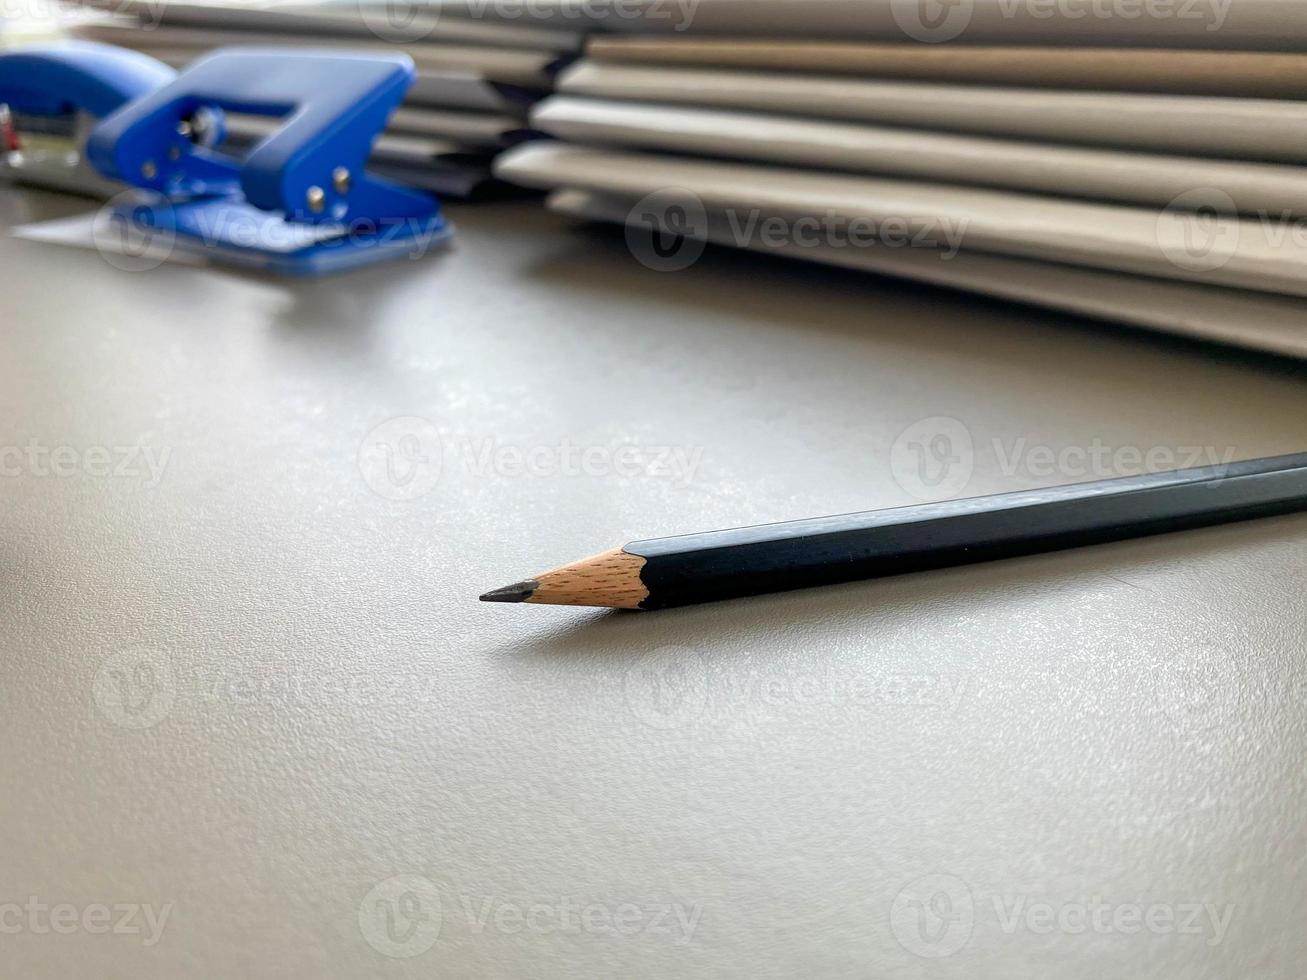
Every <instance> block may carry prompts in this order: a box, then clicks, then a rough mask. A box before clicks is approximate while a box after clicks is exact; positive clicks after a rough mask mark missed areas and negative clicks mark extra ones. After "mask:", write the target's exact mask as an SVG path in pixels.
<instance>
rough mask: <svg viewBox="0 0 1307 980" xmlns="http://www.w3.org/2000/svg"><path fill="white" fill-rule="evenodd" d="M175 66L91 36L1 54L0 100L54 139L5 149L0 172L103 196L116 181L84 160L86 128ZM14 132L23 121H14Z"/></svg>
mask: <svg viewBox="0 0 1307 980" xmlns="http://www.w3.org/2000/svg"><path fill="white" fill-rule="evenodd" d="M176 77H177V73H176V72H175V71H173V70H172V69H171V68H169V67H168V66H167V65H165V64H164V63H163V62H162V61H156V60H155V59H154V58H151V57H148V56H146V55H143V54H141V53H139V52H137V51H128V50H126V49H125V48H115V47H113V46H112V45H108V44H95V43H93V42H90V41H63V42H57V43H53V44H38V45H30V46H28V47H23V48H18V49H16V50H13V51H6V52H3V53H0V103H3V104H4V105H7V106H8V107H9V108H10V110H12V112H13V114H14V115H16V116H18V117H20V118H22V119H23V120H24V122H30V121H34V120H40V121H42V123H41V130H42V131H44V130H45V129H46V124H45V123H44V121H45V120H48V121H49V124H50V127H51V128H52V129H53V130H54V131H55V132H59V131H60V129H61V127H62V129H63V130H64V132H63V133H62V137H61V138H60V139H56V140H54V141H53V142H52V143H51V142H50V141H47V145H41V146H37V147H36V148H30V147H27V148H24V149H21V150H16V151H13V152H10V153H7V154H5V155H4V159H3V161H0V174H3V176H6V177H9V178H11V179H14V180H18V181H22V182H25V183H31V184H36V185H38V186H42V187H52V188H54V189H56V190H63V191H71V192H73V193H79V194H91V195H102V196H107V195H109V194H112V193H114V192H115V191H117V190H121V187H119V186H117V185H114V184H111V183H109V182H108V181H106V180H104V178H102V177H101V176H100V175H99V174H98V173H96V172H95V171H94V170H92V169H91V168H90V167H89V166H87V165H86V162H85V160H84V158H83V155H82V151H83V147H84V146H85V143H86V139H87V137H88V136H89V134H90V132H91V129H92V128H93V127H94V126H95V124H96V122H98V121H99V120H100V119H101V118H103V117H104V116H107V115H109V114H110V113H112V112H114V111H115V110H117V109H119V108H120V107H121V106H123V105H125V104H127V103H128V102H131V101H132V100H134V99H139V98H141V97H142V96H144V95H146V94H148V93H150V92H153V91H155V90H156V89H159V88H162V87H163V86H164V85H167V84H168V83H169V82H171V81H172V80H173V79H174V78H176ZM18 131H19V135H20V137H21V136H23V135H24V126H22V125H20V126H18Z"/></svg>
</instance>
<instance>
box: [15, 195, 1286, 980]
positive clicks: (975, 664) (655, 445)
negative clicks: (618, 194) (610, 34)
mask: <svg viewBox="0 0 1307 980" xmlns="http://www.w3.org/2000/svg"><path fill="white" fill-rule="evenodd" d="M79 206H80V205H76V204H73V205H70V204H69V203H67V202H66V201H60V200H58V199H55V198H42V197H40V196H36V195H31V194H28V195H26V196H21V197H20V196H19V195H17V194H15V193H14V192H12V191H6V192H3V194H0V218H2V220H3V222H4V223H6V224H13V223H16V222H18V221H22V220H28V219H30V218H33V217H37V216H50V215H53V214H55V213H59V212H67V211H69V210H70V209H72V208H75V207H79ZM455 217H456V219H457V220H458V221H459V222H460V225H461V237H460V239H459V243H458V247H457V249H456V250H455V251H453V252H452V253H450V254H448V255H445V256H441V257H436V258H430V259H428V260H424V261H421V262H410V263H403V264H400V265H397V266H393V267H390V268H386V269H377V270H372V271H367V272H362V273H358V274H353V275H350V276H347V277H344V278H339V279H336V280H333V281H327V282H317V283H304V284H293V285H287V284H284V283H281V282H275V281H272V280H266V279H258V278H250V277H241V276H236V275H231V274H226V273H219V272H213V271H202V270H198V269H192V268H183V267H178V266H165V267H163V268H160V269H157V270H155V271H153V272H149V273H140V274H129V273H125V272H122V271H120V270H118V269H116V268H113V267H112V266H110V265H109V264H108V263H107V262H106V261H105V260H104V259H103V258H101V257H100V256H99V255H97V254H96V253H95V252H91V251H86V252H81V251H77V250H72V249H67V250H65V249H60V248H57V247H54V246H48V245H37V244H33V243H24V242H19V241H14V240H9V239H7V238H6V239H4V240H0V279H2V283H3V292H4V294H5V299H4V307H3V313H2V314H0V320H2V322H3V326H2V327H0V336H2V337H3V356H0V446H4V447H8V448H9V449H10V450H11V451H9V452H8V453H7V454H4V455H0V464H3V466H4V468H5V472H6V475H5V476H4V478H3V479H0V495H2V497H0V500H2V504H0V575H2V576H3V580H2V581H0V616H2V617H3V619H2V620H0V621H2V622H3V625H4V632H3V639H2V640H0V651H2V652H3V661H2V666H0V671H2V674H0V754H2V759H0V855H2V863H0V974H3V975H4V976H13V977H19V976H32V977H36V976H49V977H61V978H62V977H73V976H87V977H89V976H95V977H123V978H133V980H143V978H156V977H158V978H163V977H168V978H173V977H181V976H213V977H218V976H222V977H235V976H249V977H291V976H294V977H309V976H324V977H326V976H330V977H361V976H395V977H398V976H413V977H471V976H488V977H509V976H532V977H570V976H596V977H639V976H649V977H654V976H659V977H662V976H694V977H726V976H741V977H790V976H821V977H827V976H829V977H887V976H894V977H908V978H911V977H963V978H968V980H971V978H976V977H990V976H992V977H1018V976H1040V977H1086V978H1089V977H1100V976H1134V977H1142V976H1147V977H1186V978H1189V977H1229V978H1239V977H1248V976H1258V977H1298V976H1301V970H1302V962H1303V959H1304V956H1305V955H1307V932H1305V931H1304V930H1303V928H1302V923H1303V920H1304V915H1305V914H1307V891H1305V890H1304V888H1303V881H1304V879H1305V877H1307V822H1304V820H1303V812H1304V810H1303V808H1304V805H1305V804H1307V767H1305V766H1304V759H1305V758H1307V754H1305V753H1307V720H1304V719H1305V718H1307V714H1305V713H1304V703H1305V701H1307V650H1305V649H1304V647H1305V645H1307V644H1305V643H1304V630H1305V629H1307V599H1305V598H1304V589H1303V583H1304V572H1305V570H1307V519H1303V518H1286V519H1279V520H1273V521H1266V522H1263V523H1257V524H1250V525H1244V526H1238V527H1227V528H1219V529H1214V530H1210V531H1204V532H1198V533H1192V534H1186V535H1182V536H1173V537H1168V538H1161V539H1154V540H1149V541H1141V542H1132V543H1124V544H1120V545H1115V546H1109V547H1103V548H1098V549H1094V550H1089V551H1082V552H1075V553H1065V554H1059V555H1052V556H1046V557H1040V558H1035V559H1030V560H1022V561H1016V562H1010V563H1005V564H1001V565H991V566H984V567H973V568H968V569H961V570H954V571H945V572H940V573H937V574H929V575H921V576H916V577H910V578H902V579H895V580H888V581H883V582H879V583H867V584H855V585H849V586H845V587H839V588H831V589H824V590H819V591H811V592H806V593H795V594H790V595H785V596H778V597H772V598H765V599H758V600H751V601H746V602H738V603H734V604H724V605H717V606H710V607H701V608H696V609H688V610H683V611H678V612H671V613H666V614H653V615H639V614H616V615H612V614H603V613H597V612H590V611H579V610H578V611H573V610H558V609H548V608H521V607H502V606H496V607H491V606H485V605H482V604H479V603H478V602H477V601H476V596H477V594H478V593H479V592H480V591H481V590H483V589H484V588H486V587H492V586H497V585H502V584H504V583H505V582H506V581H509V580H511V579H513V578H514V577H515V576H517V575H518V574H519V573H529V572H532V571H537V570H540V569H542V568H544V567H547V566H549V565H550V564H551V563H554V562H562V561H565V560H570V559H573V558H576V557H580V556H582V555H584V554H587V553H590V552H592V551H597V550H602V549H604V548H606V547H609V546H611V545H613V544H616V543H618V542H621V541H623V540H626V539H629V538H634V537H640V536H648V535H654V534H663V533H672V532H677V531H690V530H702V529H707V528H711V527H714V526H731V525H736V524H742V523H749V522H762V521H770V520H783V519H791V518H798V517H804V516H812V515H816V514H822V513H838V512H841V511H847V510H858V509H865V508H868V507H873V506H879V505H893V504H901V503H909V502H912V501H913V497H912V493H913V492H924V490H923V489H922V486H923V485H922V484H919V483H914V480H915V477H914V476H913V473H914V472H916V471H915V469H914V468H913V466H912V465H908V464H909V463H915V462H916V461H917V459H916V457H915V456H914V455H913V454H915V453H916V452H917V450H916V449H915V448H914V447H912V445H911V443H912V442H913V441H917V442H920V443H921V444H922V445H924V446H926V447H927V448H928V449H929V448H934V449H938V448H940V445H941V444H940V443H939V442H938V440H937V439H936V436H938V435H940V434H941V433H940V432H936V431H934V429H935V428H936V427H935V426H934V425H933V424H926V425H924V426H922V425H918V427H917V428H916V429H915V430H913V431H912V432H911V433H909V436H908V437H907V438H905V439H900V438H899V437H900V434H901V433H903V432H904V431H905V430H908V429H909V428H910V427H912V426H913V425H914V424H917V423H918V422H919V421H920V420H923V419H930V418H934V417H948V418H952V419H955V420H957V421H958V423H960V424H961V425H962V426H963V429H961V430H960V429H958V428H957V427H956V426H954V427H953V428H952V430H951V431H952V434H953V446H952V450H954V451H951V452H948V453H945V454H944V455H945V456H946V457H947V458H949V459H952V460H954V461H955V463H956V465H959V466H963V467H965V466H966V464H967V462H968V461H970V462H972V464H973V472H972V474H971V477H970V480H969V482H966V483H965V485H964V489H965V492H966V493H969V494H970V493H981V492H989V491H996V490H1003V489H1015V488H1018V487H1022V486H1030V485H1035V484H1039V483H1058V482H1068V481H1067V480H1065V479H1062V478H1061V477H1060V474H1056V473H1055V474H1052V475H1050V474H1048V473H1047V471H1046V468H1045V467H1044V464H1045V463H1046V462H1047V457H1048V454H1047V453H1046V452H1045V451H1044V450H1043V449H1041V448H1039V447H1049V448H1050V449H1051V450H1053V451H1057V452H1061V451H1062V450H1064V449H1067V448H1068V447H1070V448H1071V449H1073V450H1074V449H1075V448H1076V447H1081V448H1082V449H1084V450H1086V452H1088V451H1089V450H1092V449H1093V447H1094V446H1095V445H1101V446H1103V447H1107V448H1111V449H1113V450H1116V449H1121V448H1125V449H1126V451H1127V454H1128V452H1129V451H1130V447H1133V448H1134V449H1136V450H1140V451H1147V450H1155V451H1157V452H1159V453H1163V454H1164V453H1166V452H1168V451H1171V452H1176V453H1179V452H1180V451H1182V450H1185V451H1187V450H1186V448H1185V447H1191V446H1197V447H1212V448H1214V449H1216V450H1217V451H1218V453H1224V452H1226V451H1227V449H1228V450H1229V451H1231V452H1233V453H1235V454H1236V455H1238V456H1240V457H1249V456H1257V455H1265V454H1272V453H1281V452H1291V451H1294V450H1300V449H1302V448H1304V444H1305V443H1307V438H1304V425H1303V418H1304V413H1305V412H1307V372H1304V371H1303V370H1301V369H1298V368H1295V367H1293V366H1291V365H1286V364H1284V363H1283V362H1276V361H1273V360H1262V359H1259V358H1256V357H1251V356H1241V355H1236V354H1232V353H1230V352H1226V351H1221V350H1219V349H1214V348H1204V347H1198V346H1189V345H1184V344H1178V343H1174V342H1170V341H1166V340H1159V339H1156V338H1152V337H1147V336H1143V335H1139V334H1134V333H1129V332H1124V331H1112V330H1105V329H1100V328H1097V327H1094V326H1091V325H1088V324H1085V323H1081V322H1078V321H1073V320H1069V319H1060V318H1056V317H1052V316H1045V315H1042V314H1037V313H1033V312H1030V311H1025V310H1021V309H1018V308H1014V307H1004V306H998V305H993V304H987V303H975V302H971V301H968V300H966V299H964V298H959V297H955V296H950V295H943V294H937V293H931V292H928V291H924V290H917V289H913V288H908V287H904V286H900V285H897V284H894V283H890V282H885V281H880V280H875V279H870V278H863V277H858V276H853V275H848V274H844V273H835V272H828V271H822V270H820V269H816V268H806V267H802V266H798V265H792V264H785V263H780V262H768V261H760V260H758V259H756V258H750V257H747V256H742V255H736V254H733V253H728V252H725V251H710V252H709V254H708V255H707V256H706V257H705V258H704V259H703V261H701V262H700V263H699V264H698V265H696V266H695V267H694V268H693V269H692V270H690V271H688V272H685V273H682V274H679V275H673V276H667V275H660V274H658V273H655V272H652V271H649V270H646V269H644V268H643V267H641V266H640V265H638V264H637V263H635V262H634V261H632V260H631V258H630V257H629V256H628V255H627V254H626V253H625V250H624V248H623V246H622V237H621V234H620V233H611V232H604V231H600V230H588V231H587V230H581V231H576V230H573V229H571V228H569V227H568V226H567V225H566V224H565V223H564V222H562V221H560V220H558V219H555V218H553V217H551V216H549V215H547V214H545V213H544V212H542V211H538V210H537V209H535V208H533V207H532V206H529V205H522V204H510V205H498V206H493V207H488V208H485V209H481V210H475V209H467V208H463V209H457V210H456V211H455ZM413 418H416V419H420V420H425V422H422V423H420V422H390V420H394V419H413ZM388 422H389V426H388V427H387V428H383V429H381V430H380V431H379V432H378V431H377V427H378V426H381V425H383V424H386V423H388ZM433 433H434V436H433V435H432V434H433ZM943 434H948V432H947V431H945V432H944V433H943ZM968 439H969V440H970V445H971V453H970V454H968V453H967V452H966V451H965V450H966V448H967V447H966V445H965V442H966V440H968ZM415 440H416V441H415ZM437 441H438V445H437ZM383 443H385V444H389V445H390V446H391V447H392V449H393V450H395V451H398V452H399V453H400V455H399V456H397V457H396V459H395V460H394V461H393V462H394V463H395V469H393V470H392V471H391V475H392V476H394V480H393V481H390V482H388V480H389V477H388V476H387V471H386V470H385V468H384V467H380V468H379V465H378V464H379V462H381V461H383V460H384V457H382V456H379V455H376V454H378V453H384V452H385V448H384V445H383ZM896 443H897V444H898V448H897V450H896V449H895V446H896ZM622 445H625V446H627V447H629V448H628V450H627V451H626V452H625V454H623V455H618V454H616V448H617V447H618V446H622ZM32 446H35V449H36V450H38V451H39V450H40V449H42V448H44V449H46V450H49V451H51V452H52V453H54V452H56V451H57V450H59V448H60V447H67V448H66V449H64V450H62V451H61V452H59V453H58V455H57V456H54V457H52V458H51V459H47V460H45V461H44V463H43V462H42V457H40V456H39V453H38V454H32V453H30V452H29V447H32ZM131 446H139V447H143V448H142V449H141V450H140V451H139V453H138V455H136V456H135V457H129V456H128V455H127V454H126V452H125V451H124V450H123V448H122V447H131ZM664 447H669V448H672V449H676V450H678V451H680V452H681V453H683V454H684V455H683V456H682V457H681V458H682V459H684V460H687V461H688V465H686V466H684V467H682V468H680V469H676V468H673V469H671V470H670V471H668V468H667V467H663V468H661V469H659V468H658V467H656V466H652V465H647V464H653V463H656V462H658V458H659V457H661V456H662V455H663V453H662V449H663V448H664ZM944 448H949V447H944ZM145 449H148V450H149V451H150V453H151V455H150V456H149V457H148V458H149V459H153V460H154V462H155V464H156V467H159V466H161V467H162V472H161V473H159V474H158V478H157V479H156V478H155V477H154V476H152V475H151V471H150V470H149V469H148V467H147V465H146V456H145ZM581 450H587V451H588V452H589V455H588V456H581V455H580V452H581ZM905 454H906V455H905ZM1082 455H1084V454H1075V453H1073V454H1071V455H1067V456H1064V457H1063V460H1062V463H1061V464H1059V465H1060V466H1061V469H1062V470H1067V469H1073V470H1074V469H1077V468H1079V467H1082V466H1084V465H1086V464H1085V463H1084V462H1082ZM423 456H425V457H426V458H427V460H428V462H427V463H425V464H423V463H421V462H420V459H421V457H423ZM106 457H108V459H109V460H112V461H113V463H112V465H111V466H109V467H108V470H109V472H108V473H106V466H105V463H106ZM670 458H671V459H673V460H674V459H676V458H677V457H675V456H672V457H670ZM1087 458H1089V459H1092V457H1087ZM1154 458H1155V459H1159V458H1162V457H1161V456H1155V457H1154ZM1128 460H1129V456H1128V455H1125V456H1123V457H1121V458H1120V460H1118V462H1121V461H1126V462H1128ZM415 461H416V462H415ZM905 461H906V462H905ZM1100 461H1101V460H1100ZM437 462H439V463H440V466H439V469H437V468H436V464H437ZM925 462H926V464H927V471H926V472H927V476H928V477H929V476H930V475H931V474H932V473H934V472H936V471H934V470H931V469H930V466H931V465H934V464H935V463H936V462H937V460H935V458H934V457H933V456H931V455H930V454H929V453H928V454H927V456H926V459H925ZM519 463H521V464H522V465H521V466H520V467H519V465H518V464H519ZM56 464H57V470H58V472H59V473H63V474H64V475H57V474H56V471H55V469H53V468H52V466H55V465H56ZM361 464H362V465H361ZM410 464H412V465H411V466H410ZM1123 465H1124V464H1123ZM896 466H897V468H898V469H897V471H896ZM119 469H121V472H119V473H117V475H115V474H114V472H113V471H116V470H119ZM896 472H897V473H898V476H897V478H896V476H895V473H896ZM949 473H950V474H951V477H952V478H954V479H957V480H959V481H960V480H961V478H960V477H958V476H957V473H958V471H957V470H950V471H949ZM963 476H965V470H964V471H963ZM406 477H413V478H414V479H413V481H412V482H409V483H403V482H402V481H403V479H404V478H406ZM374 488H377V489H374ZM419 491H422V493H421V495H420V496H419V495H416V494H417V493H418V492H419ZM405 497H407V498H408V499H403V498H405ZM393 498H401V499H393ZM396 876H414V877H408V878H400V879H399V880H398V881H392V879H393V878H395V877H396ZM120 905H135V906H139V909H138V911H137V912H136V914H135V915H134V917H133V918H132V919H131V920H129V921H128V922H126V923H122V924H121V927H120V922H119V918H120V916H119V914H118V913H117V912H116V911H115V907H116V906H120ZM44 906H51V907H53V906H61V907H63V909H62V910H61V911H57V912H54V913H51V912H50V911H49V910H46V911H43V907H44ZM99 906H106V907H108V908H109V912H108V913H106V914H107V915H109V916H110V918H109V920H108V921H107V923H106V921H105V920H104V919H103V918H102V917H101V912H100V911H99ZM1194 907H1197V908H1198V909H1199V911H1198V912H1197V913H1195V911H1194ZM165 910H166V915H167V918H166V919H165V920H163V921H162V923H160V921H159V918H160V916H162V915H164V914H165ZM147 912H148V913H150V914H152V915H154V916H155V919H154V920H153V921H154V924H155V927H157V928H151V926H150V924H149V923H150V920H149V919H148V918H147ZM52 914H53V915H54V917H55V920H56V921H54V922H52V921H51V918H50V917H51V915H52ZM387 916H389V919H388V918H387ZM134 923H135V924H136V925H137V926H138V927H139V928H138V929H136V930H135V931H134V930H133V924H134ZM106 930H107V934H102V933H106Z"/></svg>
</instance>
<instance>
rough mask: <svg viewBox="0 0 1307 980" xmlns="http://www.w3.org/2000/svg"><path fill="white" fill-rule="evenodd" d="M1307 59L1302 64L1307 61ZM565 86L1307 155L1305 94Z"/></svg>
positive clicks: (1269, 155)
mask: <svg viewBox="0 0 1307 980" xmlns="http://www.w3.org/2000/svg"><path fill="white" fill-rule="evenodd" d="M1304 68H1307V65H1305V66H1304ZM555 88H556V91H558V92H560V93H563V94H567V95H581V96H591V97H593V98H602V99H620V100H629V101H634V102H658V103H671V104H677V105H687V106H701V107H711V108H722V109H737V110H741V111H754V112H773V113H783V114H790V115H796V116H805V117H810V118H817V119H820V118H829V119H847V120H857V121H860V122H872V123H881V124H885V125H890V126H908V127H913V128H918V129H939V130H945V131H952V132H962V133H979V134H988V135H994V136H1007V137H1013V138H1016V139H1031V140H1037V141H1040V140H1042V141H1049V142H1064V143H1082V144H1088V145H1100V146H1113V147H1131V148H1135V149H1145V150H1156V151H1160V152H1165V153H1181V154H1192V155H1197V156H1223V157H1236V158H1244V159H1250V160H1278V161H1282V162H1286V163H1288V162H1292V163H1295V164H1300V163H1302V162H1303V161H1304V159H1305V158H1307V153H1305V152H1304V150H1307V145H1305V140H1304V135H1303V134H1304V133H1307V102H1293V101H1286V100H1283V99H1227V98H1214V97H1203V96H1180V95H1148V94H1138V93H1132V94H1122V93H1118V92H1111V93H1108V92H1076V91H1067V90H1057V89H1053V90H1050V89H1031V88H1004V87H996V86H988V87H987V86H978V85H944V84H937V83H930V82H908V81H893V80H885V79H866V78H857V79H855V78H847V77H840V76H838V75H802V74H793V73H787V72H758V71H725V70H713V69H707V68H694V67H675V68H673V67H667V66H661V67H660V66H646V65H623V64H610V63H605V62H600V61H592V60H584V61H580V62H578V63H577V64H575V65H573V66H572V67H571V68H569V69H567V70H566V71H565V72H563V73H562V74H561V75H560V76H559V78H558V82H557V85H556V86H555Z"/></svg>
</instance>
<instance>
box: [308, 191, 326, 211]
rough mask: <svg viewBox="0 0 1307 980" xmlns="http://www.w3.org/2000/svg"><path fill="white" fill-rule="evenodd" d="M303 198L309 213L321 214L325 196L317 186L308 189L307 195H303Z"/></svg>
mask: <svg viewBox="0 0 1307 980" xmlns="http://www.w3.org/2000/svg"><path fill="white" fill-rule="evenodd" d="M305 198H306V199H307V201H308V204H309V210H310V211H312V212H313V213H314V214H321V213H322V209H323V207H324V206H325V205H326V203H327V195H326V194H325V193H323V191H322V188H321V187H317V186H314V187H310V188H309V192H308V194H306V195H305Z"/></svg>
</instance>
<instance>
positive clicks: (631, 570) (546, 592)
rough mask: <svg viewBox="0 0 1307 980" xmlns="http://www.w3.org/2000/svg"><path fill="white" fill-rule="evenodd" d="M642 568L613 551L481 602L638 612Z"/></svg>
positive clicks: (633, 557) (638, 562)
mask: <svg viewBox="0 0 1307 980" xmlns="http://www.w3.org/2000/svg"><path fill="white" fill-rule="evenodd" d="M644 564H645V559H644V558H641V557H639V556H638V555H628V554H627V553H626V552H625V551H623V550H622V549H621V548H614V549H613V550H612V551H605V552H604V553H603V554H602V555H595V556H594V557H593V558H585V559H582V560H581V561H578V562H573V563H572V564H570V565H564V566H563V567H562V568H556V569H554V570H553V571H552V572H545V573H544V574H543V575H537V576H536V577H535V578H533V579H527V580H526V581H525V582H517V583H515V584H514V585H507V586H505V587H504V588H502V589H495V590H494V591H493V592H487V593H486V594H485V595H483V596H482V597H481V601H482V602H532V603H539V604H543V605H551V606H599V607H603V608H607V609H639V608H640V603H642V602H644V600H645V599H647V598H649V590H648V588H646V587H645V584H644V583H643V582H642V581H640V570H641V569H642V568H644Z"/></svg>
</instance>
